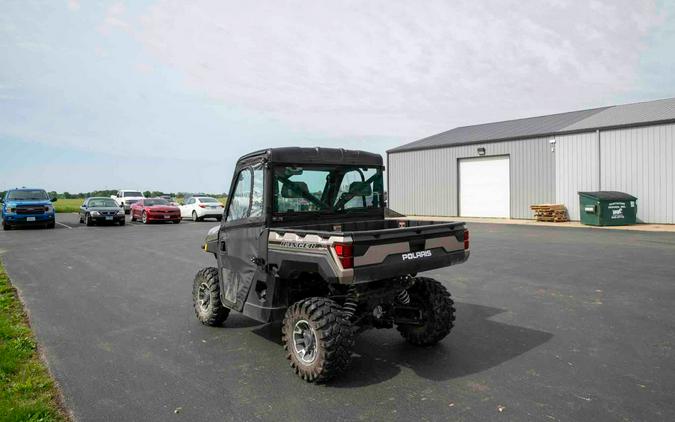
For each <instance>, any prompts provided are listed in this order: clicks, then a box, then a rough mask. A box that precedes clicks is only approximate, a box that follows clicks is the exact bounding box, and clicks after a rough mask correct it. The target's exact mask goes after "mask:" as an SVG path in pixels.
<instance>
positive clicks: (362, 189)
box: [273, 166, 384, 214]
mask: <svg viewBox="0 0 675 422" xmlns="http://www.w3.org/2000/svg"><path fill="white" fill-rule="evenodd" d="M273 185H274V205H273V210H274V213H275V214H285V213H304V212H319V213H326V214H334V213H335V214H337V213H349V212H358V211H368V210H371V209H375V208H381V207H382V206H383V203H382V199H383V198H384V195H383V191H384V186H383V183H382V169H381V168H378V167H353V166H330V167H321V166H319V167H315V166H312V167H275V168H274V183H273Z"/></svg>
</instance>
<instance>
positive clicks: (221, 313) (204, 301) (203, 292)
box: [192, 267, 230, 326]
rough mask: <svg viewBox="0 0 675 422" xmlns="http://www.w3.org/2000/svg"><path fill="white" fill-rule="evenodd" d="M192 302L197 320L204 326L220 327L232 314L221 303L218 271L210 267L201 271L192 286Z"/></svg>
mask: <svg viewBox="0 0 675 422" xmlns="http://www.w3.org/2000/svg"><path fill="white" fill-rule="evenodd" d="M192 302H193V304H194V308H195V314H196V315H197V319H198V320H199V321H200V322H201V323H202V324H204V325H210V326H218V325H223V322H225V320H226V319H227V316H228V315H229V314H230V309H229V308H226V307H225V306H224V305H223V304H222V302H221V301H220V283H219V282H218V269H217V268H214V267H208V268H204V269H202V270H200V271H199V272H198V273H197V275H196V276H195V280H194V283H193V285H192Z"/></svg>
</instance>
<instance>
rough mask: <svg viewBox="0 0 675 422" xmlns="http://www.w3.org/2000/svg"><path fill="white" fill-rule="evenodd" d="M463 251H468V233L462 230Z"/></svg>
mask: <svg viewBox="0 0 675 422" xmlns="http://www.w3.org/2000/svg"><path fill="white" fill-rule="evenodd" d="M464 249H469V231H468V230H464Z"/></svg>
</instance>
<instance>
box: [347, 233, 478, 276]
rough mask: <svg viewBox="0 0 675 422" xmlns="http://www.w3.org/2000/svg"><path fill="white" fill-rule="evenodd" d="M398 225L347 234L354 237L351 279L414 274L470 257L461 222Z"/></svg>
mask: <svg viewBox="0 0 675 422" xmlns="http://www.w3.org/2000/svg"><path fill="white" fill-rule="evenodd" d="M401 224H406V227H397V228H391V229H384V230H372V231H358V232H351V233H349V235H350V236H351V238H352V239H353V254H354V282H356V283H359V282H361V283H363V282H367V281H374V280H382V279H387V278H393V277H398V276H403V275H407V274H416V273H419V272H422V271H428V270H433V269H436V268H442V267H447V266H449V265H454V264H458V263H461V262H464V261H466V259H467V258H468V257H469V251H468V248H467V249H465V242H464V240H465V238H464V232H465V227H464V223H435V224H430V223H429V222H423V221H405V222H401ZM466 245H467V246H468V242H467V243H466Z"/></svg>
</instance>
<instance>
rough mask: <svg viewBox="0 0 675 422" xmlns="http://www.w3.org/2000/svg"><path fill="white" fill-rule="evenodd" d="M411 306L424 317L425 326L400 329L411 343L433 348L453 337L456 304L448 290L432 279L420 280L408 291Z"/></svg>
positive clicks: (399, 326)
mask: <svg viewBox="0 0 675 422" xmlns="http://www.w3.org/2000/svg"><path fill="white" fill-rule="evenodd" d="M408 293H409V294H410V306H415V307H418V308H419V309H420V311H421V313H422V319H423V323H422V325H403V324H401V325H398V326H397V327H396V328H397V329H398V331H399V332H400V333H401V335H402V336H403V338H405V339H406V340H407V341H408V342H409V343H412V344H414V345H416V346H431V345H433V344H436V343H438V342H439V341H441V340H442V339H443V338H444V337H445V336H447V335H448V334H449V333H450V330H452V327H453V325H454V321H455V307H454V302H453V301H452V299H451V298H450V293H448V290H447V289H446V288H445V287H444V286H443V285H442V284H441V283H439V282H438V281H436V280H434V279H432V278H425V277H418V278H417V280H416V282H415V284H414V285H413V286H412V287H410V288H409V289H408Z"/></svg>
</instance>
